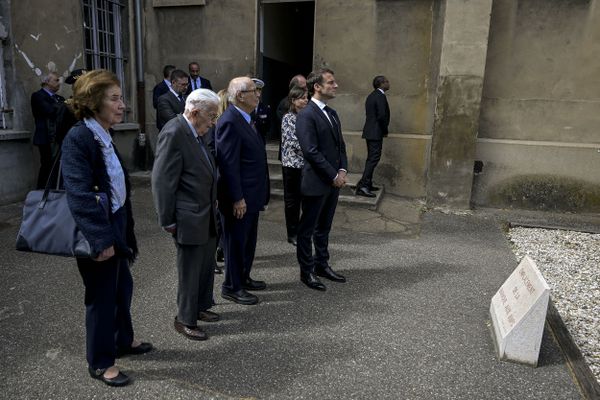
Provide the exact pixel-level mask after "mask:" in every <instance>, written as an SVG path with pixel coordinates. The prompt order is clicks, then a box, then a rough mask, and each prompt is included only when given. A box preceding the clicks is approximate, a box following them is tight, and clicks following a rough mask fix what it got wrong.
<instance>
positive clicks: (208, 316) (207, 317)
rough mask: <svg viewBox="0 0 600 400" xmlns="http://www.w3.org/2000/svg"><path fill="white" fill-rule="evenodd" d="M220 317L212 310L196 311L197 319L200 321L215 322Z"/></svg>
mask: <svg viewBox="0 0 600 400" xmlns="http://www.w3.org/2000/svg"><path fill="white" fill-rule="evenodd" d="M220 319H221V316H220V315H219V314H217V313H215V312H212V311H208V310H206V311H200V312H199V313H198V320H199V321H202V322H217V321H218V320H220Z"/></svg>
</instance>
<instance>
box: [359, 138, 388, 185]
mask: <svg viewBox="0 0 600 400" xmlns="http://www.w3.org/2000/svg"><path fill="white" fill-rule="evenodd" d="M382 148H383V140H369V139H367V160H366V161H365V170H364V172H363V175H362V178H361V179H360V181H359V182H358V184H357V185H356V187H357V188H361V187H366V188H367V189H369V188H371V186H373V172H374V171H375V167H376V166H377V164H378V163H379V160H380V159H381V149H382Z"/></svg>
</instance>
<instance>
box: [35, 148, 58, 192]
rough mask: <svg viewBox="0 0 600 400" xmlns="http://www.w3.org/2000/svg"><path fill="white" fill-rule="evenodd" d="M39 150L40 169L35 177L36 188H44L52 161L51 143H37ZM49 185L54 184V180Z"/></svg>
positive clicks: (52, 185)
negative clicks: (36, 177)
mask: <svg viewBox="0 0 600 400" xmlns="http://www.w3.org/2000/svg"><path fill="white" fill-rule="evenodd" d="M37 146H38V149H39V150H40V171H39V173H38V179H37V189H44V188H45V187H46V182H47V181H48V178H49V177H50V171H51V170H52V162H53V161H54V155H53V151H52V148H53V145H52V143H47V144H40V145H37ZM50 186H51V187H54V186H56V180H54V182H50Z"/></svg>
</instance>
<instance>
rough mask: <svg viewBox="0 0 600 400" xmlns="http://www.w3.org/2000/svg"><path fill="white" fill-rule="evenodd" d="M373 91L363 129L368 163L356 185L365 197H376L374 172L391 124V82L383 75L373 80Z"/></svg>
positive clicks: (366, 103) (357, 192)
mask: <svg viewBox="0 0 600 400" xmlns="http://www.w3.org/2000/svg"><path fill="white" fill-rule="evenodd" d="M373 88H374V89H375V90H373V91H372V92H371V94H370V95H369V96H367V100H366V101H365V111H366V114H367V118H366V121H365V126H364V128H363V134H362V137H363V139H365V140H366V141H367V161H365V170H364V172H363V176H362V178H361V180H360V181H359V182H358V184H357V185H356V194H357V195H359V196H365V197H375V193H373V191H374V190H379V188H378V187H375V186H373V171H375V167H376V166H377V163H379V159H380V158H381V148H382V147H383V138H384V137H386V136H387V135H388V125H389V124H390V107H389V106H388V101H387V98H386V97H385V92H387V91H388V90H390V82H389V81H388V80H387V78H386V77H385V76H383V75H378V76H376V77H375V78H374V79H373Z"/></svg>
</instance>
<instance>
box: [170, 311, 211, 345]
mask: <svg viewBox="0 0 600 400" xmlns="http://www.w3.org/2000/svg"><path fill="white" fill-rule="evenodd" d="M173 326H175V330H176V331H177V332H179V333H181V334H182V335H183V336H185V337H186V338H188V339H190V340H206V339H208V335H207V334H206V332H204V331H203V330H202V329H200V328H198V327H197V326H187V325H184V324H182V323H181V322H179V321H177V317H175V322H174V323H173Z"/></svg>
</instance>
